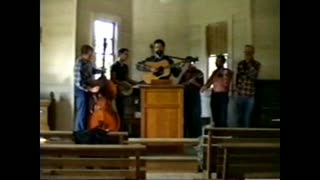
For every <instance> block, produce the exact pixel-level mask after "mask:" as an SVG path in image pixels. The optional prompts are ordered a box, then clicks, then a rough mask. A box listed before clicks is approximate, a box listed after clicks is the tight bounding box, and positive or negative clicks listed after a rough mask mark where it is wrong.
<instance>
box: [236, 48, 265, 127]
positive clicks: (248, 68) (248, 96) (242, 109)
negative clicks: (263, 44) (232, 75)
mask: <svg viewBox="0 0 320 180" xmlns="http://www.w3.org/2000/svg"><path fill="white" fill-rule="evenodd" d="M254 50H255V49H254V47H253V46H252V45H246V46H245V51H244V54H245V60H242V61H240V62H239V63H238V67H237V75H236V86H235V95H236V96H237V100H236V103H237V110H238V113H237V114H238V124H239V126H240V127H250V123H251V118H252V112H253V108H254V95H255V90H256V87H255V81H256V79H257V77H258V74H259V71H260V67H261V64H260V63H259V62H258V61H256V60H255V59H254Z"/></svg>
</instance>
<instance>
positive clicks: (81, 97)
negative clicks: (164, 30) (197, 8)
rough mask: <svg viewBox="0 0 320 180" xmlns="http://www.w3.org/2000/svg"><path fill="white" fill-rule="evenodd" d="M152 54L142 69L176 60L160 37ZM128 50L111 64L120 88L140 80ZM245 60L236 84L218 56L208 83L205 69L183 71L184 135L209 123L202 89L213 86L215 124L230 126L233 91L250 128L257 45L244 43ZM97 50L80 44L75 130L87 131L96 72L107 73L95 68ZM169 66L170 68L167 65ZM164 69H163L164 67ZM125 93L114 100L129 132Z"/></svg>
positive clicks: (257, 65) (243, 121)
mask: <svg viewBox="0 0 320 180" xmlns="http://www.w3.org/2000/svg"><path fill="white" fill-rule="evenodd" d="M150 49H151V52H152V55H151V56H150V57H148V58H146V59H145V60H143V61H141V62H138V63H137V69H138V70H139V71H145V72H152V73H157V72H159V71H160V70H159V68H155V67H151V66H148V65H147V64H148V63H150V62H160V61H161V62H162V61H165V62H166V64H165V65H164V67H162V68H168V67H171V65H172V64H174V61H173V60H172V59H171V58H170V57H169V56H167V55H166V54H165V42H164V41H163V40H161V39H157V40H155V41H154V43H153V44H152V45H150ZM129 53H130V51H129V49H126V48H121V49H119V51H118V59H117V61H116V62H115V63H114V64H113V65H112V66H111V81H112V82H113V83H114V84H116V85H117V86H119V87H124V88H132V86H134V85H137V84H139V83H141V82H137V81H135V80H132V79H131V78H130V77H129V67H128V65H127V64H126V61H127V59H128V57H129ZM244 53H245V60H243V61H240V62H239V63H238V67H237V74H236V81H235V84H233V83H232V82H233V81H232V79H233V72H232V71H231V70H230V69H228V68H224V64H225V63H226V59H225V57H224V56H223V55H218V56H217V59H216V67H217V69H216V70H215V71H214V72H213V73H212V74H211V76H210V77H209V79H208V81H207V82H204V75H203V72H202V71H201V70H199V69H197V67H196V66H195V65H194V64H193V63H189V64H188V67H187V70H186V71H185V72H184V73H183V74H182V76H181V79H180V80H179V82H178V83H179V84H181V85H184V87H185V88H184V89H185V93H184V94H185V98H184V103H185V104H184V107H185V110H184V113H185V114H184V117H185V123H184V124H185V127H184V128H185V137H198V136H200V135H201V128H202V126H203V125H205V124H207V123H209V122H203V121H202V119H201V98H200V92H202V91H205V90H208V89H209V88H210V87H211V86H212V85H213V88H212V93H211V103H210V106H211V112H212V119H213V122H214V126H216V127H227V109H228V101H229V96H230V94H233V95H236V96H237V99H236V104H237V109H238V113H237V114H238V115H239V126H240V127H249V126H250V119H251V114H252V110H253V105H254V93H255V84H254V82H255V80H256V78H257V76H258V73H259V70H260V63H259V62H258V61H256V60H255V59H254V47H253V46H251V45H246V46H245V52H244ZM94 60H95V54H94V49H93V48H92V47H91V46H89V45H83V46H82V47H81V55H80V57H79V58H78V59H77V62H76V64H75V68H74V73H75V82H74V84H75V101H76V110H77V112H76V123H75V130H76V131H77V130H86V129H87V123H88V119H89V116H90V97H91V94H92V93H97V92H99V89H100V87H99V86H93V85H92V83H91V81H93V80H94V74H97V73H102V74H103V73H104V72H105V69H100V70H99V69H96V68H95V66H94ZM166 66H167V67H166ZM162 70H163V69H162ZM171 76H172V75H171V74H168V75H166V76H161V78H159V79H170V78H171ZM124 99H125V96H124V95H122V94H121V93H120V92H119V93H117V97H116V99H115V103H116V109H117V112H118V115H119V117H120V120H121V123H120V124H121V127H120V130H121V131H128V129H127V125H126V123H125V121H124V107H125V101H124Z"/></svg>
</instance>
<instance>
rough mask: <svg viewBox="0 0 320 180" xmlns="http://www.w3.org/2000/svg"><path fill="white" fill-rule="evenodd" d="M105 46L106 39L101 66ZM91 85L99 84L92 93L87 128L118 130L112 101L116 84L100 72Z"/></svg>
mask: <svg viewBox="0 0 320 180" xmlns="http://www.w3.org/2000/svg"><path fill="white" fill-rule="evenodd" d="M106 48H107V42H106V39H104V42H103V53H102V55H103V58H102V62H103V63H102V68H103V69H104V68H105V66H104V64H105V52H106ZM93 85H95V86H99V87H100V90H99V92H97V93H94V94H93V99H94V109H93V112H92V114H91V116H90V119H89V123H88V124H89V129H95V128H102V129H105V130H109V131H119V129H120V118H119V115H118V113H117V111H116V110H115V108H114V106H113V101H114V100H115V98H116V95H117V86H116V85H115V84H114V83H113V82H112V81H111V80H108V79H107V77H106V76H105V75H104V73H101V76H100V78H99V79H97V80H95V81H94V82H93Z"/></svg>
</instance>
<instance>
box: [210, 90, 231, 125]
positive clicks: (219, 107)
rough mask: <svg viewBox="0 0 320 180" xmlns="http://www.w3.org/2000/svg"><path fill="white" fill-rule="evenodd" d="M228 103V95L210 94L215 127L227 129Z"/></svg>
mask: <svg viewBox="0 0 320 180" xmlns="http://www.w3.org/2000/svg"><path fill="white" fill-rule="evenodd" d="M228 102H229V96H228V93H224V92H222V93H218V92H212V94H211V100H210V105H211V114H212V120H213V122H214V126H215V127H227V113H228Z"/></svg>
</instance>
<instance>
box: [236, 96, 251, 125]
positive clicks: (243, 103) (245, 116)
mask: <svg viewBox="0 0 320 180" xmlns="http://www.w3.org/2000/svg"><path fill="white" fill-rule="evenodd" d="M236 104H237V111H238V112H237V115H238V126H239V127H246V128H248V127H250V124H251V118H252V112H253V108H254V97H244V96H238V97H236Z"/></svg>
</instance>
